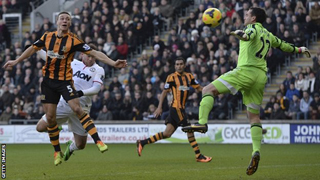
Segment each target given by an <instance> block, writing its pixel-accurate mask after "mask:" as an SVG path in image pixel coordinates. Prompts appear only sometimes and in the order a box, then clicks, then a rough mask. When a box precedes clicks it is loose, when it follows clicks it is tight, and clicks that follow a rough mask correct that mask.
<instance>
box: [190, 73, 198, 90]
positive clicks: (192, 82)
mask: <svg viewBox="0 0 320 180" xmlns="http://www.w3.org/2000/svg"><path fill="white" fill-rule="evenodd" d="M189 76H190V78H191V83H190V85H191V87H193V88H194V89H197V88H199V86H200V85H199V82H198V81H197V80H196V79H195V78H194V76H193V75H192V74H191V73H190V74H189Z"/></svg>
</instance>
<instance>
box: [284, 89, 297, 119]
mask: <svg viewBox="0 0 320 180" xmlns="http://www.w3.org/2000/svg"><path fill="white" fill-rule="evenodd" d="M298 112H300V99H299V98H298V96H297V95H295V94H294V95H293V96H292V101H290V105H289V110H288V112H287V113H286V116H287V117H288V118H290V119H296V117H297V113H298Z"/></svg>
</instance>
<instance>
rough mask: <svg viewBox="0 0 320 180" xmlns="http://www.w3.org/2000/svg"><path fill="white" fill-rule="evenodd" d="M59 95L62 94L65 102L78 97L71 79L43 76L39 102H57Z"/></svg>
mask: <svg viewBox="0 0 320 180" xmlns="http://www.w3.org/2000/svg"><path fill="white" fill-rule="evenodd" d="M60 95H62V97H63V99H64V100H66V101H67V102H68V101H69V100H71V99H74V98H77V97H78V95H77V93H76V90H75V88H74V85H73V80H70V81H60V80H55V79H49V78H43V81H42V83H41V102H42V103H50V104H58V102H59V100H60Z"/></svg>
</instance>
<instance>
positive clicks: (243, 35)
mask: <svg viewBox="0 0 320 180" xmlns="http://www.w3.org/2000/svg"><path fill="white" fill-rule="evenodd" d="M230 34H231V35H233V36H235V37H236V38H238V39H240V40H242V41H248V38H247V34H246V33H245V32H244V31H242V30H236V31H231V32H230Z"/></svg>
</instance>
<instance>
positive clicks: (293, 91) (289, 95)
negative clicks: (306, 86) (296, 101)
mask: <svg viewBox="0 0 320 180" xmlns="http://www.w3.org/2000/svg"><path fill="white" fill-rule="evenodd" d="M293 95H296V96H298V98H300V92H299V91H298V90H297V89H296V88H295V87H294V83H291V84H290V88H289V89H288V90H287V92H286V97H287V99H288V100H289V101H292V97H293Z"/></svg>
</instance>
